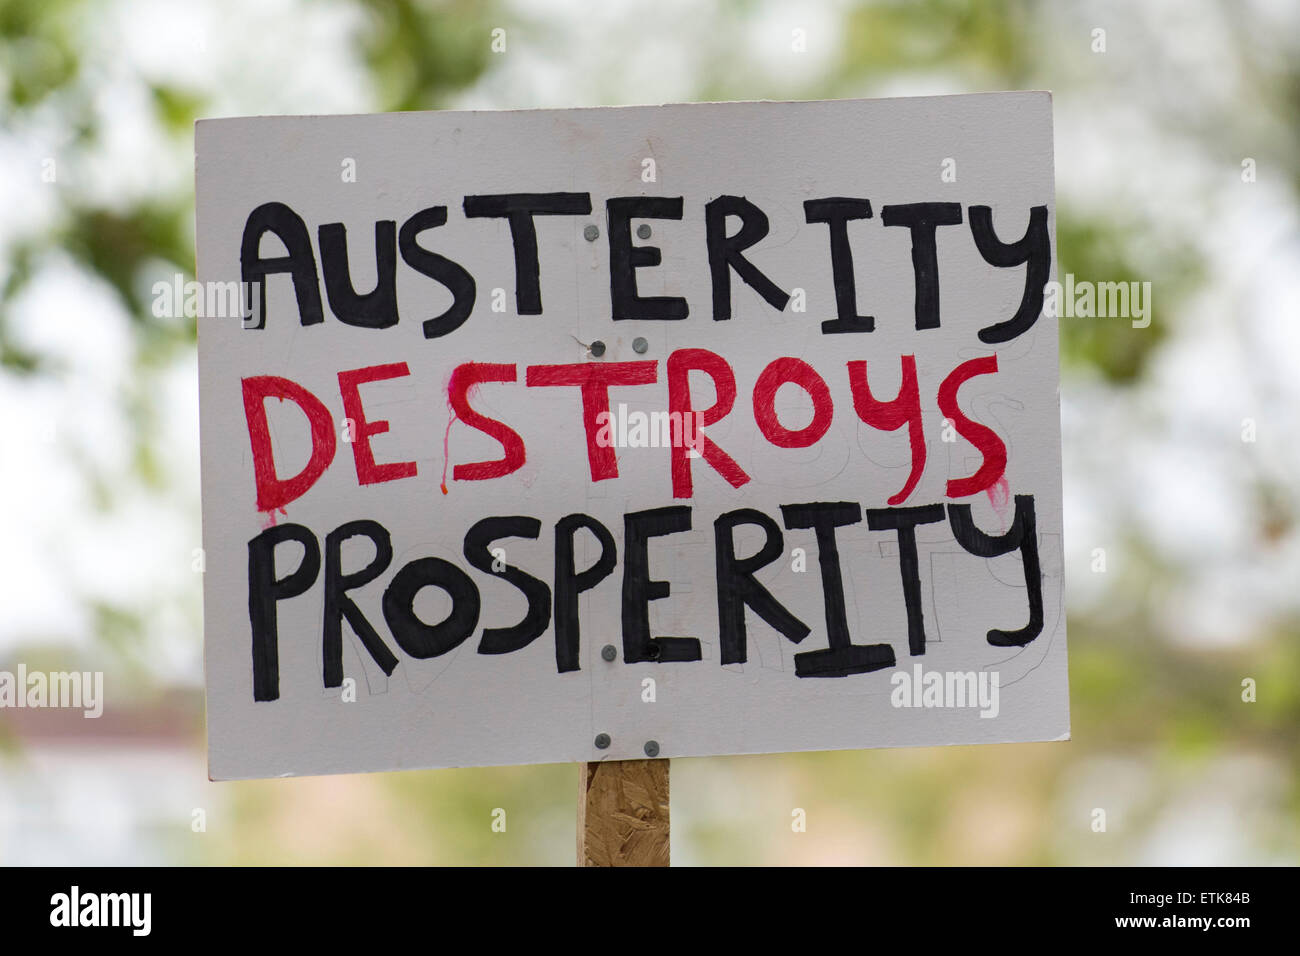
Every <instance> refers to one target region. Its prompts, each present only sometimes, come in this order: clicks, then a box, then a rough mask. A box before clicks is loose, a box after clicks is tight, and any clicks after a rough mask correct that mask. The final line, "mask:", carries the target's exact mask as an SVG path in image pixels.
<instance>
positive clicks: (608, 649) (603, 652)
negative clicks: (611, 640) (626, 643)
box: [600, 644, 618, 661]
mask: <svg viewBox="0 0 1300 956" xmlns="http://www.w3.org/2000/svg"><path fill="white" fill-rule="evenodd" d="M600 657H601V660H606V661H612V660H615V659H617V658H618V648H617V647H615V646H614V645H613V644H606V645H605V646H604V647H602V648H601V649H600Z"/></svg>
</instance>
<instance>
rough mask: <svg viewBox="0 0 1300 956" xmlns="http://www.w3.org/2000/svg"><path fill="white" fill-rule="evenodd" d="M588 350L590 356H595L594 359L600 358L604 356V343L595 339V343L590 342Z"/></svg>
mask: <svg viewBox="0 0 1300 956" xmlns="http://www.w3.org/2000/svg"><path fill="white" fill-rule="evenodd" d="M588 349H589V350H590V352H591V354H592V355H594V356H596V358H600V357H601V356H602V355H604V354H605V343H604V342H602V341H601V340H600V339H596V341H594V342H592V343H591V345H590V346H588Z"/></svg>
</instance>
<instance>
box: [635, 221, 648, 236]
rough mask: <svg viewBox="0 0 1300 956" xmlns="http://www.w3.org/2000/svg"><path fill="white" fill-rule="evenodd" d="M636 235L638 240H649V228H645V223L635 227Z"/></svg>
mask: <svg viewBox="0 0 1300 956" xmlns="http://www.w3.org/2000/svg"><path fill="white" fill-rule="evenodd" d="M636 234H637V238H638V239H649V238H650V227H649V226H647V225H646V224H645V223H641V225H639V226H637V227H636Z"/></svg>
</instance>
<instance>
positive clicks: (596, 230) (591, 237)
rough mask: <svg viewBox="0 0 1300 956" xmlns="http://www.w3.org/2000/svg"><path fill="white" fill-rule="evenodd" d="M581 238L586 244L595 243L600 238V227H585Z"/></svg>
mask: <svg viewBox="0 0 1300 956" xmlns="http://www.w3.org/2000/svg"><path fill="white" fill-rule="evenodd" d="M582 238H584V239H586V240H587V241H588V242H595V241H596V240H597V239H599V238H600V227H599V226H587V227H585V228H584V229H583V230H582Z"/></svg>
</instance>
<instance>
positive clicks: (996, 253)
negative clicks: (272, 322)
mask: <svg viewBox="0 0 1300 956" xmlns="http://www.w3.org/2000/svg"><path fill="white" fill-rule="evenodd" d="M462 208H463V211H464V215H465V218H466V219H480V218H489V219H504V220H506V221H507V222H508V223H509V225H510V237H511V244H512V247H513V250H514V260H515V308H516V311H517V312H518V314H519V315H541V314H542V293H541V282H540V275H541V259H540V257H539V253H538V247H537V228H536V222H535V220H536V217H538V216H586V215H590V213H591V210H592V204H591V195H590V194H589V193H568V192H555V193H505V194H498V195H488V196H466V197H465V199H464V203H463V206H462ZM803 208H804V218H805V220H806V221H807V222H808V223H818V224H825V225H826V226H827V228H828V230H829V234H830V258H831V271H832V278H833V282H834V286H835V303H836V313H837V314H836V317H835V318H834V319H828V320H826V321H824V322H822V324H821V330H822V332H824V333H827V334H834V333H845V332H871V331H872V330H873V329H874V328H875V319H874V318H873V317H872V316H870V315H860V314H859V313H858V305H857V289H856V283H855V280H854V270H853V251H852V246H851V244H850V242H849V234H848V224H849V223H850V222H852V221H855V220H862V219H871V218H872V216H873V213H872V208H871V202H870V200H868V199H854V198H846V197H831V198H826V199H809V200H807V201H805V202H804V204H803ZM682 213H683V199H682V197H680V196H677V197H666V196H623V197H616V198H612V199H609V200H607V202H606V220H607V229H606V234H607V237H608V242H609V291H610V310H611V317H612V318H613V320H614V321H620V320H626V319H638V320H665V321H675V320H681V319H685V318H686V317H687V316H688V315H690V305H689V303H688V302H687V300H686V299H685V298H683V297H681V296H649V297H646V296H641V295H640V294H639V292H638V291H637V272H638V270H642V269H650V268H653V267H655V266H658V265H659V264H660V262H661V261H662V258H663V255H662V251H661V250H660V249H659V248H658V247H656V246H652V245H636V244H634V243H633V241H632V229H631V225H632V221H633V220H635V219H670V220H672V219H681V218H682ZM968 213H969V217H970V218H969V223H970V231H971V235H972V237H973V239H974V242H975V245H976V247H977V248H978V249H979V252H980V255H981V257H982V258H983V259H984V261H985V262H987V263H988V264H990V265H992V266H995V267H997V268H1012V267H1018V266H1022V265H1023V266H1025V267H1026V268H1025V286H1024V294H1023V295H1022V297H1021V301H1020V305H1019V307H1018V308H1017V309H1016V312H1015V314H1014V315H1013V316H1011V317H1010V318H1008V319H1006V320H1005V321H1002V322H997V323H995V324H993V325H990V326H988V327H986V328H984V329H981V330H980V332H979V339H980V341H981V342H984V343H986V344H996V343H999V342H1007V341H1010V340H1011V339H1013V338H1015V337H1016V336H1018V335H1020V334H1021V333H1022V332H1024V331H1026V330H1027V329H1028V328H1030V327H1031V326H1032V325H1033V324H1034V322H1035V321H1036V320H1037V319H1038V316H1039V314H1040V312H1041V311H1042V307H1043V289H1044V285H1045V283H1046V282H1047V279H1048V275H1049V271H1050V268H1051V258H1052V250H1051V240H1050V236H1049V234H1048V228H1047V207H1046V206H1034V207H1032V208H1031V209H1030V212H1029V224H1028V225H1027V226H1026V228H1025V233H1024V235H1023V236H1022V237H1020V238H1019V239H1017V240H1015V241H1014V242H1004V241H1003V240H1001V239H1000V238H999V237H998V235H997V233H996V232H995V230H994V228H993V210H992V208H991V207H989V206H971V207H969V210H968ZM732 219H736V220H738V221H739V228H738V229H737V230H736V231H735V232H734V233H730V234H729V233H728V224H729V222H730V221H731V220H732ZM881 222H882V223H883V224H884V225H885V226H886V227H891V226H895V227H902V228H906V229H907V230H908V232H909V233H910V235H911V244H912V247H911V248H912V271H913V278H914V285H915V323H916V328H917V330H924V329H937V328H939V324H940V323H939V262H938V251H937V245H936V242H935V235H936V231H937V230H938V229H940V228H942V227H951V226H958V225H961V224H962V222H963V210H962V206H961V204H960V203H954V202H918V203H906V204H899V205H888V206H884V207H883V208H882V209H881ZM446 223H447V207H446V206H431V207H429V208H427V209H422V210H420V211H419V212H416V213H415V214H414V215H412V216H411V217H410V218H409V219H407V220H406V221H405V222H404V223H403V224H402V226H401V228H400V229H398V227H397V223H396V221H395V220H391V219H384V220H378V221H376V222H375V227H374V248H375V270H376V276H377V280H376V283H375V287H374V289H372V290H370V291H369V292H358V291H357V290H356V289H355V288H354V286H353V283H352V279H351V273H350V270H349V266H348V244H349V240H348V234H347V229H346V227H345V226H344V224H343V223H341V222H332V223H325V224H323V225H321V226H320V227H319V228H318V230H317V240H318V242H319V245H320V265H321V270H320V271H323V273H324V278H325V293H326V297H327V298H328V300H329V306H330V310H331V311H332V312H333V313H334V315H335V317H336V318H337V319H338V320H339V321H340V322H343V323H345V324H347V325H352V326H358V327H362V328H374V329H384V328H391V327H392V326H395V325H397V323H398V321H399V318H400V314H399V310H398V302H397V282H396V273H397V258H398V255H399V253H400V255H401V258H402V260H403V261H404V262H405V263H406V264H407V266H409V267H410V268H412V269H414V270H416V271H417V272H419V273H421V274H422V275H426V276H428V277H429V278H431V279H434V280H435V281H437V282H439V283H441V284H442V285H444V286H445V287H446V288H447V290H448V291H449V292H450V293H451V294H452V297H453V301H452V304H451V306H450V307H449V308H448V309H447V310H446V311H445V312H443V313H442V314H441V315H438V316H435V317H433V318H430V319H425V320H424V321H423V331H424V336H425V337H426V338H437V337H440V336H444V335H447V334H449V333H451V332H454V331H455V330H456V329H458V328H460V327H461V326H462V325H463V324H464V323H465V321H466V320H467V319H468V318H469V316H470V313H471V311H472V310H473V308H474V302H475V298H476V295H477V293H476V283H475V281H474V277H473V276H472V275H471V274H470V273H469V272H468V271H467V270H466V269H465V268H464V266H462V265H461V264H460V263H458V262H456V261H454V260H452V259H450V258H448V257H446V256H444V255H442V254H440V253H436V252H433V251H432V250H430V249H428V248H427V247H425V246H423V245H421V244H420V243H419V241H418V240H419V238H420V236H421V235H423V234H424V233H425V232H427V231H429V230H431V229H436V228H438V227H440V226H443V225H445V224H446ZM768 231H769V224H768V217H767V214H766V213H764V212H763V210H762V209H761V208H759V207H758V206H757V205H755V204H754V203H752V202H750V201H749V200H748V199H746V198H745V197H744V196H718V197H717V198H715V199H712V200H710V201H709V202H708V203H706V204H705V206H704V233H705V236H704V240H705V243H704V244H705V248H706V251H707V254H708V261H709V274H710V279H711V286H712V298H713V302H712V315H713V318H714V319H715V320H718V321H722V320H726V319H730V318H731V317H732V308H731V279H732V274H733V273H734V274H735V275H736V276H737V277H739V278H740V279H741V281H743V282H744V283H745V284H746V285H748V286H750V287H751V288H752V289H754V291H755V292H757V293H758V294H759V295H760V296H762V298H763V299H764V300H765V301H766V302H767V303H768V305H770V306H771V307H772V308H774V309H776V310H778V311H783V310H784V309H785V307H786V305H787V304H788V303H789V300H790V293H788V292H786V291H785V290H783V289H782V288H781V287H780V286H779V285H777V283H776V282H774V281H773V280H772V279H771V278H770V277H768V276H767V275H766V274H765V273H763V272H762V271H761V270H760V269H759V268H758V267H757V266H755V265H754V264H753V263H752V262H750V260H749V259H748V258H746V256H745V253H746V252H747V251H748V250H749V249H751V248H752V247H754V246H755V245H757V244H758V243H759V242H761V241H762V240H763V238H764V237H766V236H767V234H768ZM267 234H271V235H274V236H276V237H278V238H279V240H280V241H281V242H282V243H283V244H284V246H285V249H286V254H285V255H283V256H272V257H264V256H262V254H261V243H262V238H263V236H265V235H267ZM240 270H241V276H242V279H243V281H244V283H245V286H244V287H245V288H246V289H248V290H249V295H250V296H251V295H252V291H253V290H254V289H256V290H257V293H258V295H259V296H260V297H261V298H260V310H259V311H256V312H254V311H252V303H251V302H250V303H248V307H249V314H250V315H255V316H257V325H256V326H252V327H255V328H264V327H265V323H266V283H265V279H266V277H267V276H269V275H276V274H288V275H290V276H291V277H292V279H293V288H294V295H295V298H296V300H297V306H298V315H299V320H300V321H301V323H302V324H303V325H304V326H310V325H317V324H320V323H322V322H324V320H325V318H324V311H323V308H322V303H321V295H320V271H318V270H317V262H316V256H315V253H314V251H313V249H312V242H311V236H310V233H309V232H308V229H307V225H306V223H305V222H303V219H302V217H301V216H299V215H298V214H297V213H296V212H294V210H293V209H292V208H290V207H289V206H287V205H285V204H284V203H279V202H270V203H265V204H263V205H261V206H258V207H257V208H256V209H254V210H253V211H252V212H251V213H250V214H249V216H248V219H247V220H246V221H245V224H244V232H243V238H242V241H241V245H240Z"/></svg>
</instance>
